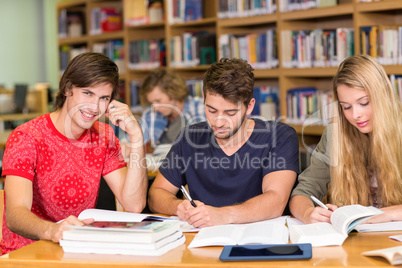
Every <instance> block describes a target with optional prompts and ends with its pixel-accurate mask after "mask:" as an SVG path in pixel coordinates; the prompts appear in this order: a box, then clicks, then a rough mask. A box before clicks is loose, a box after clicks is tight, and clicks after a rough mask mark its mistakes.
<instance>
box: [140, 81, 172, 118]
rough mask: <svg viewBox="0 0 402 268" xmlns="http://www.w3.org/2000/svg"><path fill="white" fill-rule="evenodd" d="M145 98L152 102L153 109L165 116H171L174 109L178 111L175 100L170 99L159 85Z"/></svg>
mask: <svg viewBox="0 0 402 268" xmlns="http://www.w3.org/2000/svg"><path fill="white" fill-rule="evenodd" d="M147 100H148V102H149V103H151V104H152V106H153V108H154V109H155V111H157V112H160V113H161V114H163V115H164V116H166V117H167V118H169V117H171V116H172V115H173V114H174V112H175V111H176V112H178V109H179V108H178V107H177V101H175V100H172V99H171V98H170V97H169V96H168V95H167V94H166V93H164V92H162V90H161V89H160V88H159V87H155V88H154V89H153V90H152V91H151V92H149V93H148V94H147Z"/></svg>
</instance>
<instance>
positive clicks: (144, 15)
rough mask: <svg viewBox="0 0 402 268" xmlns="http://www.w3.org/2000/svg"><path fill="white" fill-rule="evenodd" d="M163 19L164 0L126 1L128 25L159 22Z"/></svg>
mask: <svg viewBox="0 0 402 268" xmlns="http://www.w3.org/2000/svg"><path fill="white" fill-rule="evenodd" d="M163 20H164V15H163V0H148V1H144V0H130V1H126V2H125V8H124V24H125V25H127V26H135V25H142V24H148V23H157V22H161V21H163Z"/></svg>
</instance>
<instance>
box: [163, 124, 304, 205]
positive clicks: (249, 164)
mask: <svg viewBox="0 0 402 268" xmlns="http://www.w3.org/2000/svg"><path fill="white" fill-rule="evenodd" d="M253 120H254V121H255V126H254V130H253V133H252V134H251V136H250V138H249V139H248V141H247V142H246V143H245V144H244V145H243V146H242V147H241V148H240V149H239V150H238V151H237V152H236V153H234V154H233V155H230V156H228V155H226V154H225V152H224V151H223V150H222V149H221V148H220V147H219V145H218V144H217V142H216V138H215V136H214V135H213V132H212V131H211V129H210V127H209V125H208V123H207V122H202V123H198V124H195V125H191V126H187V127H185V128H184V129H183V130H182V132H181V133H180V134H179V136H178V137H177V139H176V141H175V143H174V144H173V146H172V148H171V150H170V152H169V153H168V155H167V157H166V159H165V160H164V161H163V162H162V164H161V166H160V167H159V172H161V174H162V175H163V176H164V177H165V178H166V179H167V180H168V181H169V182H170V183H172V184H173V185H174V186H176V187H180V186H181V185H186V184H188V188H189V191H190V195H191V197H192V198H193V199H194V200H200V201H202V202H204V203H205V204H206V205H210V206H214V207H222V206H228V205H234V204H238V203H243V202H245V201H247V200H248V199H250V198H252V197H255V196H257V195H260V194H262V179H263V178H264V176H265V175H267V174H268V173H270V172H274V171H279V170H293V171H295V172H296V173H298V172H299V142H298V139H297V134H296V132H295V130H294V129H293V128H291V127H290V126H288V125H286V124H283V123H280V122H275V121H266V122H265V121H262V120H260V119H253Z"/></svg>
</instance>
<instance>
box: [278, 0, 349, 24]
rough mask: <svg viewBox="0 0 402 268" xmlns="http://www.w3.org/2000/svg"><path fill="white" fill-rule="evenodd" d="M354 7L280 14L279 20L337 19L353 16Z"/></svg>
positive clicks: (315, 9) (344, 6) (333, 7)
mask: <svg viewBox="0 0 402 268" xmlns="http://www.w3.org/2000/svg"><path fill="white" fill-rule="evenodd" d="M353 9H354V6H353V4H352V3H350V4H340V5H336V6H330V7H321V8H311V9H305V10H296V11H291V12H283V13H280V18H281V19H282V20H285V21H289V20H305V19H315V18H322V17H337V16H342V15H353Z"/></svg>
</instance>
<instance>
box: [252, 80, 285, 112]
mask: <svg viewBox="0 0 402 268" xmlns="http://www.w3.org/2000/svg"><path fill="white" fill-rule="evenodd" d="M253 97H254V99H255V105H254V109H253V111H252V113H251V114H252V115H253V116H261V117H262V118H263V119H264V120H276V119H277V118H278V116H279V114H280V111H279V87H277V86H259V87H254V94H253Z"/></svg>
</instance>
